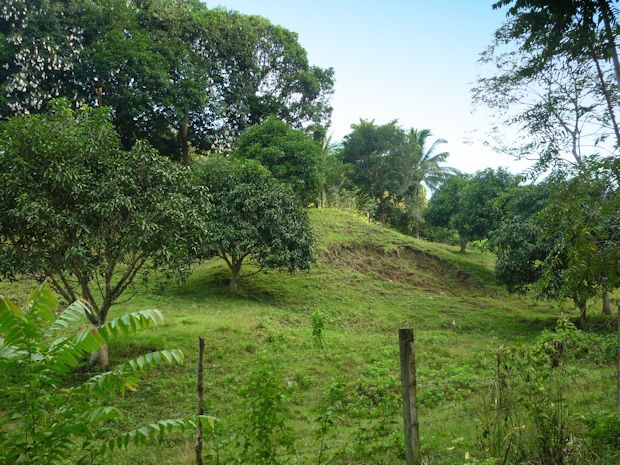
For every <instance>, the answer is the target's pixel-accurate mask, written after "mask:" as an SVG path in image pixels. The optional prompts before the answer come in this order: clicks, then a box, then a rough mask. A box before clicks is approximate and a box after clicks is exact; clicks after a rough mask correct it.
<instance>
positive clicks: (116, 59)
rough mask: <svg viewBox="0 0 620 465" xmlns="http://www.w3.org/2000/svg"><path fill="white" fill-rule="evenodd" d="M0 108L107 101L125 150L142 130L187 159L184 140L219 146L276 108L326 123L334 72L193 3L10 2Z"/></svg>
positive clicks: (288, 37) (317, 127) (248, 23)
mask: <svg viewBox="0 0 620 465" xmlns="http://www.w3.org/2000/svg"><path fill="white" fill-rule="evenodd" d="M0 54H1V56H2V62H3V63H4V66H3V67H2V68H1V69H0V115H1V116H2V117H3V118H7V117H10V116H11V115H13V114H16V113H17V114H24V113H26V112H30V113H32V112H40V111H42V110H44V109H45V108H46V105H47V102H48V101H49V99H50V98H55V97H67V98H70V99H71V100H72V101H74V102H75V103H76V106H79V105H81V104H90V105H94V104H98V105H99V106H101V105H107V106H111V107H112V108H113V109H114V123H115V125H116V128H117V130H118V131H119V133H120V134H121V140H122V142H123V144H124V146H125V148H129V147H131V146H132V145H133V144H134V143H135V141H136V140H139V139H147V140H149V142H150V143H151V144H152V145H153V146H155V148H157V149H158V150H159V151H160V152H161V153H162V154H165V155H168V156H172V157H175V158H179V159H181V160H182V161H183V162H184V163H188V162H189V156H190V150H189V144H190V143H191V144H192V145H194V146H195V147H198V148H200V149H211V148H216V149H227V148H229V147H230V145H231V143H232V139H233V138H234V137H235V136H236V135H237V134H238V133H239V132H240V131H242V130H243V129H244V128H246V127H247V126H249V125H252V124H255V123H257V122H260V121H262V120H263V119H264V118H265V117H266V116H268V115H271V114H275V115H277V116H278V117H279V118H281V119H283V120H285V121H287V122H289V123H290V124H293V125H295V126H296V127H298V128H303V129H306V130H308V131H311V132H314V131H316V132H318V133H323V132H324V126H327V125H328V124H329V119H330V114H331V107H330V106H329V103H328V99H329V96H330V95H331V93H332V87H333V70H332V69H321V68H319V67H316V66H311V65H310V64H309V63H308V59H307V55H306V51H305V50H304V49H303V47H302V46H301V45H300V44H299V42H298V40H297V35H296V34H295V33H293V32H291V31H289V30H287V29H285V28H283V27H280V26H276V25H273V24H271V23H270V22H269V21H267V20H266V19H264V18H260V17H257V16H247V15H242V14H240V13H236V12H231V11H226V10H223V9H208V8H207V7H206V6H205V5H204V4H203V3H201V2H198V1H194V0H175V1H160V0H156V1H149V2H142V1H133V0H132V1H125V0H104V1H100V2H91V1H86V0H70V1H67V2H60V3H59V2H52V1H41V2H31V1H26V0H9V1H7V2H5V4H4V6H3V8H2V9H1V10H0Z"/></svg>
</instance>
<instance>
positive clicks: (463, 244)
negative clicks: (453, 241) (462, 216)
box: [459, 235, 467, 253]
mask: <svg viewBox="0 0 620 465" xmlns="http://www.w3.org/2000/svg"><path fill="white" fill-rule="evenodd" d="M459 239H460V240H461V253H465V248H466V247H467V240H466V239H465V238H464V237H463V236H461V235H459Z"/></svg>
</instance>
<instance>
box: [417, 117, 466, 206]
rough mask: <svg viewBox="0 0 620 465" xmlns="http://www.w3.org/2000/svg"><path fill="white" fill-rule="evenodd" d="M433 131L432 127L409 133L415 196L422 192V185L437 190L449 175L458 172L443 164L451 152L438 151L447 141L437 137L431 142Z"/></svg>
mask: <svg viewBox="0 0 620 465" xmlns="http://www.w3.org/2000/svg"><path fill="white" fill-rule="evenodd" d="M431 137H432V133H431V130H430V129H421V130H418V129H411V130H409V133H408V134H407V142H408V144H409V145H410V150H411V151H412V152H413V154H414V157H413V163H414V164H413V173H412V174H411V176H412V178H413V179H412V186H411V190H412V191H413V194H414V197H417V196H418V194H419V193H420V190H421V187H422V185H424V186H426V187H427V188H428V190H430V191H431V192H433V191H435V190H436V189H437V188H438V187H439V186H440V185H441V183H443V182H444V181H445V180H446V179H448V178H449V177H451V176H453V175H455V174H458V170H456V169H455V168H451V167H449V166H443V165H442V163H445V162H446V160H447V159H448V157H449V156H450V153H449V152H439V153H437V151H438V149H439V147H440V146H442V145H443V144H445V143H446V140H445V139H436V140H435V141H433V142H432V143H431V141H430V139H431Z"/></svg>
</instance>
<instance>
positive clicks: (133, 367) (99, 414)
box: [0, 283, 212, 465]
mask: <svg viewBox="0 0 620 465" xmlns="http://www.w3.org/2000/svg"><path fill="white" fill-rule="evenodd" d="M57 306H58V300H57V298H56V296H55V295H54V293H53V292H52V291H51V289H50V288H49V286H48V285H47V284H46V283H45V284H43V285H42V286H41V287H39V288H37V289H35V290H34V292H33V293H32V295H31V296H30V299H29V301H28V303H27V305H26V306H25V307H24V308H23V309H21V310H20V309H19V308H17V307H16V306H15V304H13V303H12V302H11V301H9V300H8V299H6V298H3V297H2V298H0V405H2V415H1V416H0V463H28V464H32V465H38V464H41V465H47V464H64V463H77V464H93V463H100V462H102V461H103V458H104V455H105V452H106V451H107V450H111V449H114V448H125V447H127V446H128V445H129V444H130V443H135V444H141V443H143V442H145V441H146V440H148V439H153V438H158V437H161V436H162V435H163V434H165V433H169V432H172V431H174V430H181V431H186V430H192V429H194V427H195V425H196V423H195V421H201V422H204V423H205V424H208V423H212V420H211V419H210V418H209V417H205V416H201V417H199V418H198V419H197V420H194V419H183V420H160V421H157V422H154V423H151V424H148V425H146V426H143V427H141V428H139V429H136V430H134V431H129V432H126V433H121V432H118V431H117V430H116V428H113V427H112V425H111V424H110V422H111V421H113V420H117V419H119V418H121V417H122V415H123V412H121V411H120V410H119V409H117V408H115V407H111V406H109V405H106V402H105V401H106V400H109V399H111V398H113V397H114V396H115V395H117V394H121V393H123V392H124V391H126V390H135V389H136V385H137V382H138V375H139V374H140V373H141V372H145V371H147V370H150V369H152V368H155V367H157V366H158V365H161V364H164V363H169V364H180V363H182V362H183V353H182V352H181V351H180V350H161V351H156V352H150V353H147V354H145V355H142V356H140V357H138V358H135V359H133V360H130V361H128V362H126V363H124V364H122V365H120V366H118V367H115V368H114V369H112V370H110V371H105V372H101V373H99V374H96V375H94V376H90V377H88V378H87V379H86V380H85V381H82V382H79V379H78V378H72V377H73V376H75V375H76V373H74V372H73V371H74V369H75V368H76V367H78V366H79V364H80V363H81V362H82V360H83V358H84V356H86V355H87V354H89V353H91V352H94V351H96V350H98V349H99V348H100V347H101V346H102V345H103V344H105V343H106V342H108V341H109V340H110V339H112V338H114V337H116V336H118V335H119V334H126V333H131V332H134V331H136V330H139V329H143V328H148V327H150V326H152V325H154V324H158V323H159V322H161V321H162V319H163V316H162V314H161V313H160V312H159V311H157V310H145V311H140V312H135V313H130V314H127V315H123V316H122V317H120V318H117V319H114V320H112V321H110V322H108V323H107V324H105V325H103V326H101V327H100V328H99V330H98V331H97V330H96V329H94V328H92V327H91V328H89V329H83V330H78V331H75V332H71V331H70V328H71V327H72V326H73V325H76V324H84V323H85V324H86V325H87V327H88V321H87V319H86V312H88V311H90V310H89V309H88V307H86V306H85V305H84V304H83V303H82V302H79V301H78V302H75V303H73V304H71V305H69V306H68V307H67V308H66V309H65V310H64V311H62V312H61V313H60V314H59V315H58V316H57V317H55V315H54V310H55V309H56V308H57ZM70 378H71V381H72V382H69V381H70ZM76 380H77V381H78V382H76Z"/></svg>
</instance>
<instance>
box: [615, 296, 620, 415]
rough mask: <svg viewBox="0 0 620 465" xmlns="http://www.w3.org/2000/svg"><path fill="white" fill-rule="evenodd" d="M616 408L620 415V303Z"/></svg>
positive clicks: (619, 312) (619, 309)
mask: <svg viewBox="0 0 620 465" xmlns="http://www.w3.org/2000/svg"><path fill="white" fill-rule="evenodd" d="M616 410H617V412H618V416H619V417H620V305H618V347H617V353H616Z"/></svg>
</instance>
